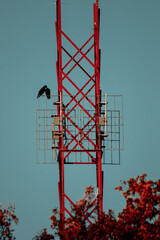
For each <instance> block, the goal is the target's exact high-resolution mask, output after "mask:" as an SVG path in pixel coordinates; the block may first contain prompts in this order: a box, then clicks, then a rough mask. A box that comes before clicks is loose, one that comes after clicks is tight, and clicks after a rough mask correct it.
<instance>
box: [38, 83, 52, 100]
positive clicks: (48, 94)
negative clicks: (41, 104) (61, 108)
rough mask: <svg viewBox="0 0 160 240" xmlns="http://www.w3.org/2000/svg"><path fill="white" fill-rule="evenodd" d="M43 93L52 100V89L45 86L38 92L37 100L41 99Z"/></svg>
mask: <svg viewBox="0 0 160 240" xmlns="http://www.w3.org/2000/svg"><path fill="white" fill-rule="evenodd" d="M43 93H45V94H46V96H47V98H48V99H50V98H51V95H50V89H49V88H48V87H47V86H46V85H44V86H43V87H42V88H41V89H40V90H39V92H38V95H37V98H39V97H40V96H42V95H43Z"/></svg>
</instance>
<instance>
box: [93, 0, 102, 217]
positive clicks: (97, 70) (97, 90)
mask: <svg viewBox="0 0 160 240" xmlns="http://www.w3.org/2000/svg"><path fill="white" fill-rule="evenodd" d="M99 14H100V9H99V8H98V0H96V3H95V4H94V64H95V83H96V86H95V98H96V99H95V102H96V109H95V110H96V111H95V112H96V116H97V118H96V145H97V146H98V149H101V140H100V134H101V130H100V126H99V124H98V119H99V117H100V116H101V112H100V107H101V106H100V102H101V92H100V49H99ZM96 159H97V163H96V170H97V188H98V218H100V216H101V213H102V212H103V186H102V162H101V151H97V154H96Z"/></svg>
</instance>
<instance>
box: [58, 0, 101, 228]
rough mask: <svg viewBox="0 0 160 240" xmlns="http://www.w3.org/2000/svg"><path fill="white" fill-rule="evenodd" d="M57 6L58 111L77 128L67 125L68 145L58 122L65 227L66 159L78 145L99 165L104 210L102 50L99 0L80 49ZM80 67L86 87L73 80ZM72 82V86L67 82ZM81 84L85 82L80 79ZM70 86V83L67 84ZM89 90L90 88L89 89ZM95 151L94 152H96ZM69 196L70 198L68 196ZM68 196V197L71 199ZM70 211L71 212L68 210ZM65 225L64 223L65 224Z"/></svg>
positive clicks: (60, 195) (99, 204)
mask: <svg viewBox="0 0 160 240" xmlns="http://www.w3.org/2000/svg"><path fill="white" fill-rule="evenodd" d="M56 6H57V21H56V23H55V25H56V36H57V63H56V66H57V79H58V103H57V112H58V117H59V119H61V121H62V119H63V118H65V119H67V121H69V122H70V124H71V125H72V128H73V127H74V129H75V132H76V135H75V136H74V135H73V134H72V132H71V131H70V130H69V129H68V128H66V129H65V131H66V133H67V134H68V135H69V136H70V138H71V140H70V142H69V143H68V144H67V146H64V139H63V127H62V124H61V125H59V133H60V136H59V142H58V149H59V159H58V162H59V176H60V181H59V198H60V213H61V221H62V226H63V222H64V217H65V211H66V209H65V197H67V195H66V194H65V191H64V181H65V180H64V164H65V159H66V158H67V157H68V156H69V155H70V154H71V151H74V150H76V148H77V146H78V147H79V148H80V149H79V150H77V152H79V153H80V151H83V152H85V153H86V154H87V155H88V156H89V157H90V158H91V163H92V164H95V165H96V171H97V188H98V196H97V197H98V217H100V216H101V213H102V211H103V191H102V161H101V157H102V152H101V141H100V138H99V135H100V131H101V129H100V126H99V122H98V119H99V117H100V116H101V115H100V114H101V113H100V107H99V106H100V105H99V104H100V101H101V100H100V94H101V93H100V50H99V8H98V0H96V2H95V3H94V6H93V8H94V33H93V35H92V36H91V37H90V38H89V39H88V40H87V41H86V42H85V43H84V44H83V45H82V46H81V47H80V48H79V47H78V46H77V45H76V44H75V43H74V42H73V41H72V40H71V39H70V38H69V37H68V36H67V34H65V33H64V32H63V31H62V28H61V0H57V2H56ZM62 38H63V42H64V41H68V42H69V43H70V44H71V45H72V46H73V47H74V48H75V50H76V53H75V54H74V55H73V56H72V55H71V54H70V53H69V51H68V50H66V49H65V48H64V46H62ZM91 41H92V42H93V43H92V44H91V46H90V47H89V48H88V50H87V51H85V52H83V49H84V47H86V45H88V44H89V43H91ZM92 49H93V54H94V60H93V61H92V60H90V58H89V57H88V56H87V55H88V53H89V52H90V51H91V50H92ZM64 53H65V54H67V55H68V57H69V58H70V59H69V61H68V62H67V63H65V65H63V63H62V62H63V54H64ZM78 55H80V56H81V57H80V58H79V60H78V61H77V60H76V56H78ZM82 60H85V61H86V62H87V64H89V65H90V67H91V68H92V72H93V73H92V75H90V73H88V71H87V70H86V69H85V68H84V67H83V65H82V64H81V62H82ZM70 63H74V64H72V66H71V68H69V70H67V71H65V70H66V69H67V67H69V64H70ZM76 67H78V68H79V69H80V70H81V71H82V72H83V73H84V74H85V75H86V76H87V78H88V79H87V81H86V80H85V81H84V82H83V86H82V85H81V86H80V85H79V82H76V81H75V80H73V79H72V78H71V77H70V76H71V73H72V72H73V70H74V69H75V68H76ZM66 81H67V83H69V85H66ZM81 83H82V82H81ZM68 86H71V88H70V87H68ZM71 89H74V91H71ZM86 89H87V90H86ZM91 92H93V94H95V98H94V100H92V101H91V100H90V99H89V98H88V94H89V93H91ZM63 94H67V95H68V96H70V101H69V102H64V100H63ZM78 96H81V99H80V100H77V97H78ZM82 101H86V102H87V104H86V106H87V105H91V106H92V107H93V108H94V115H91V114H90V113H89V112H88V111H87V109H86V107H84V106H83V105H82V104H81V102H82ZM69 106H70V108H71V109H70V111H69V112H66V111H65V110H66V108H67V107H69ZM77 108H80V109H81V110H82V111H83V113H84V114H85V116H88V118H90V120H89V121H88V122H87V123H86V124H85V125H84V126H81V127H80V125H77V124H76V123H75V121H74V120H73V119H72V118H71V117H70V116H71V114H72V112H73V111H74V110H75V109H77ZM91 122H92V124H93V127H91V128H90V129H89V130H88V132H87V133H84V130H85V129H86V127H87V126H88V125H89V124H90V123H91ZM93 129H95V138H96V141H95V143H94V142H93V140H92V139H91V138H89V137H88V133H89V132H91V131H93ZM79 136H80V141H78V137H79ZM84 138H87V140H88V141H89V142H90V144H92V145H93V146H94V150H92V152H91V151H87V150H86V149H85V147H84V146H83V139H84ZM74 141H75V142H76V144H75V146H74V147H73V148H72V150H69V146H70V145H71V144H72V143H73V142H74ZM64 152H67V154H66V155H65V156H64ZM93 153H94V154H93ZM67 198H68V197H67ZM68 199H69V198H68ZM67 212H68V211H67ZM63 227H64V226H63Z"/></svg>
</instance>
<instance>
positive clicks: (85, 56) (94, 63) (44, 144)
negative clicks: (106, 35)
mask: <svg viewBox="0 0 160 240" xmlns="http://www.w3.org/2000/svg"><path fill="white" fill-rule="evenodd" d="M56 13H57V14H56V15H57V17H56V22H55V27H56V39H57V62H56V69H57V82H58V95H57V96H55V95H52V97H51V100H48V99H47V97H46V96H45V95H43V96H42V97H41V98H39V99H38V109H37V130H36V133H37V163H39V164H41V163H44V164H47V163H53V164H54V163H57V164H58V165H59V182H58V189H59V203H60V214H61V220H62V222H64V218H65V212H67V213H68V214H70V212H69V211H68V210H67V208H66V204H65V202H66V201H69V202H70V203H71V204H74V203H73V202H72V200H71V199H70V198H69V197H68V196H67V193H66V192H65V176H64V167H65V165H66V164H86V165H90V164H92V165H95V168H96V180H97V192H98V194H97V202H98V218H100V216H101V214H102V212H103V171H102V164H120V150H123V148H124V140H123V97H122V96H121V95H107V94H105V95H102V91H101V89H100V48H99V19H100V9H99V6H98V0H96V1H95V3H94V4H93V27H94V28H93V29H94V30H93V34H92V35H91V36H90V37H89V38H88V39H87V40H86V41H85V42H84V44H83V45H82V46H78V45H77V43H74V42H73V41H72V40H71V38H70V37H69V36H68V35H67V34H66V33H65V32H64V31H63V30H62V25H61V0H57V1H56ZM68 46H70V47H69V49H68ZM75 70H76V74H75ZM75 75H76V77H75ZM105 150H106V151H105ZM41 152H43V154H40V153H41ZM105 152H107V154H105ZM108 153H109V154H108ZM40 159H41V160H40ZM114 159H116V161H115V160H114ZM88 167H89V166H88Z"/></svg>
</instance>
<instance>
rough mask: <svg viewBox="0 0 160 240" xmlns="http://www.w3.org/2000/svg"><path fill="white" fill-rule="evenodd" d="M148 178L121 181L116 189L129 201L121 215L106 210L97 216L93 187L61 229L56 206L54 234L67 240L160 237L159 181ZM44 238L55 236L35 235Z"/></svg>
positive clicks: (74, 208)
mask: <svg viewBox="0 0 160 240" xmlns="http://www.w3.org/2000/svg"><path fill="white" fill-rule="evenodd" d="M146 177H147V175H146V174H143V175H142V176H137V177H136V178H135V179H134V178H130V179H129V180H128V181H123V182H121V186H119V187H117V188H116V190H119V191H121V192H122V196H123V197H124V198H125V200H126V206H125V208H124V209H123V210H122V212H119V213H118V216H115V215H114V212H113V211H112V210H109V211H108V213H103V215H102V217H101V219H99V220H97V217H96V209H97V200H96V196H95V194H94V189H93V187H87V188H86V192H85V194H84V196H83V198H82V199H81V200H80V201H78V202H77V203H76V204H75V205H74V206H71V211H70V212H71V216H70V217H69V218H67V219H65V229H63V230H62V228H61V222H60V218H59V213H58V211H57V209H53V215H52V216H51V217H50V219H51V228H52V229H53V230H54V236H59V237H61V239H68V240H69V239H71V240H72V239H74V240H75V239H79V240H80V239H81V240H99V239H101V240H103V239H108V240H110V239H113V240H142V239H143V240H158V239H160V180H158V181H152V180H147V179H146ZM93 210H94V211H93ZM91 212H92V215H90V213H91ZM91 216H92V217H91ZM87 219H90V221H88V220H87ZM91 221H92V222H91ZM51 237H52V238H51ZM42 239H54V238H53V235H52V236H49V237H48V238H36V240H42Z"/></svg>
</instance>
